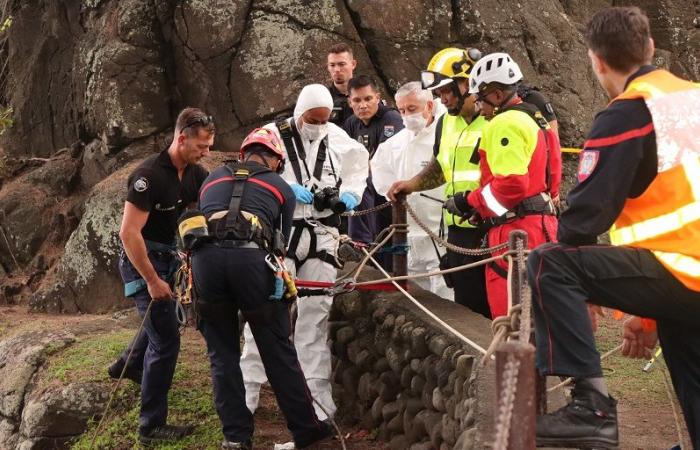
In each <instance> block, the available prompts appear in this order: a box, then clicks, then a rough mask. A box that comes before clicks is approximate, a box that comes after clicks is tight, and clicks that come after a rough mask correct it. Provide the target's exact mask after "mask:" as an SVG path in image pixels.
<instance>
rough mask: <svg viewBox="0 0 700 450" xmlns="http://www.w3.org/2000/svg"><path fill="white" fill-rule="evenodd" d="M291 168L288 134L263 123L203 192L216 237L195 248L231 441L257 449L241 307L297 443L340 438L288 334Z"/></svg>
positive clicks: (219, 406)
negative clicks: (285, 273) (320, 408)
mask: <svg viewBox="0 0 700 450" xmlns="http://www.w3.org/2000/svg"><path fill="white" fill-rule="evenodd" d="M283 168H284V151H283V149H282V144H281V141H280V140H279V138H278V137H277V136H276V135H275V134H274V133H273V132H272V131H270V130H267V129H264V128H258V129H256V130H253V132H252V133H251V134H250V135H248V137H246V139H245V140H244V141H243V144H242V146H241V157H240V162H237V163H229V164H227V165H225V166H223V167H220V168H218V169H217V170H215V171H214V172H212V174H211V175H210V176H209V177H208V178H207V179H206V180H205V181H204V184H203V186H202V189H201V191H200V194H199V207H200V210H201V213H202V214H203V215H204V216H205V217H206V218H207V221H206V223H207V224H208V227H207V228H208V238H207V239H206V241H205V242H203V243H201V244H199V245H197V246H196V248H195V249H194V251H193V256H192V270H193V274H194V281H195V287H196V290H197V296H198V299H197V301H196V308H197V311H198V314H199V317H200V320H199V327H200V331H201V332H202V335H203V336H204V338H205V340H206V342H207V348H208V353H209V359H210V362H211V371H212V380H213V384H214V399H215V405H216V410H217V412H218V414H219V418H220V419H221V423H222V427H223V434H224V438H225V440H224V442H223V444H222V448H223V449H250V448H252V447H251V445H252V444H251V439H252V436H253V415H252V413H251V412H250V411H249V410H248V407H247V406H246V400H245V388H244V385H243V376H242V373H241V368H240V364H239V361H240V330H239V327H238V311H239V310H240V311H241V312H242V313H243V316H244V317H245V319H246V320H247V321H248V323H249V324H250V328H251V330H252V333H253V336H254V337H255V342H256V343H257V345H258V348H259V350H260V356H261V358H262V362H263V365H264V366H265V372H266V374H267V378H268V379H269V380H270V384H271V385H272V388H273V390H274V391H275V395H276V397H277V401H278V403H279V406H280V409H281V410H282V413H283V414H284V417H285V419H286V421H287V426H288V428H289V430H290V431H291V433H292V436H293V438H294V443H295V446H296V448H300V449H301V448H323V447H322V446H323V445H330V444H332V433H331V430H330V427H329V426H328V425H327V424H326V423H324V422H321V421H320V420H319V419H318V418H317V416H316V413H315V412H314V407H313V405H312V399H311V395H310V393H309V390H308V387H307V385H306V380H305V378H304V374H303V372H302V371H301V367H300V366H299V361H298V358H297V354H296V350H295V349H294V345H293V344H292V342H291V341H290V339H289V336H290V333H291V330H290V316H289V308H288V301H287V300H289V299H288V298H287V297H288V295H286V294H285V292H284V291H285V289H283V286H284V285H285V284H284V283H283V279H282V277H281V274H280V271H281V270H282V268H283V263H282V261H283V260H284V248H285V246H286V244H287V241H288V239H289V235H290V230H291V227H292V219H293V216H294V209H295V207H296V200H295V196H294V192H293V191H292V189H291V188H290V186H289V184H288V183H287V182H286V181H284V180H283V179H282V178H281V177H280V176H279V175H278V174H279V173H281V172H282V170H283ZM200 217H201V216H200ZM202 221H203V219H202ZM183 223H184V222H183ZM180 229H181V232H182V230H183V225H181V228H180ZM291 289H293V288H291ZM291 289H287V294H289V293H290V292H289V290H291Z"/></svg>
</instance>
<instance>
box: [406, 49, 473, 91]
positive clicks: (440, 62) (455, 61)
mask: <svg viewBox="0 0 700 450" xmlns="http://www.w3.org/2000/svg"><path fill="white" fill-rule="evenodd" d="M479 58H481V52H480V51H479V50H477V49H475V48H468V49H463V48H456V47H449V48H444V49H442V50H440V51H439V52H437V53H436V54H435V55H433V57H432V58H431V59H430V62H429V63H428V68H427V69H426V70H423V71H421V74H420V75H421V76H420V79H421V84H422V85H423V89H430V90H433V89H437V88H439V87H442V86H445V85H447V84H449V83H451V82H452V80H453V79H455V78H465V79H466V78H469V73H470V72H471V70H472V67H474V64H475V63H476V62H477V61H478V60H479Z"/></svg>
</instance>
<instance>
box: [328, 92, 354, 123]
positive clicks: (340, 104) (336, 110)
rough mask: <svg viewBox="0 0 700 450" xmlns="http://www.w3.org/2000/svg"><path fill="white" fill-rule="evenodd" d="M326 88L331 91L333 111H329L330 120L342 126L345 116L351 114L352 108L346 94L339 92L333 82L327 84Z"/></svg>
mask: <svg viewBox="0 0 700 450" xmlns="http://www.w3.org/2000/svg"><path fill="white" fill-rule="evenodd" d="M328 90H329V91H330V92H331V97H333V111H332V112H331V118H330V121H331V122H333V123H334V124H336V125H338V126H339V127H341V128H342V127H343V124H344V123H345V121H346V120H347V118H348V117H350V116H352V108H351V107H350V103H348V96H347V95H345V94H343V93H342V92H340V91H339V90H338V88H337V87H335V84H331V85H330V86H328Z"/></svg>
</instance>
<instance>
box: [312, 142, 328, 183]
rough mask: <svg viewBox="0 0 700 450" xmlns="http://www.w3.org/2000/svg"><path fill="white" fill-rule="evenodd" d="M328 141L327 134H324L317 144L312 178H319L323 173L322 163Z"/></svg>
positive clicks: (324, 159) (324, 160)
mask: <svg viewBox="0 0 700 450" xmlns="http://www.w3.org/2000/svg"><path fill="white" fill-rule="evenodd" d="M326 141H328V135H326V137H325V138H323V140H321V143H320V144H319V145H318V151H317V152H316V164H315V165H314V178H315V179H317V180H319V181H320V180H321V175H322V174H323V164H324V163H325V162H326V149H327V144H326Z"/></svg>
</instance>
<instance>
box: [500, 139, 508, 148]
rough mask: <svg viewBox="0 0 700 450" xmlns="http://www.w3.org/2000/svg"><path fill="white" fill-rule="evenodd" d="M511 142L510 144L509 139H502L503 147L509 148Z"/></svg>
mask: <svg viewBox="0 0 700 450" xmlns="http://www.w3.org/2000/svg"><path fill="white" fill-rule="evenodd" d="M509 142H510V141H509V140H508V138H503V139H501V145H502V146H504V147H505V146H507V145H508V143H509Z"/></svg>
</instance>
